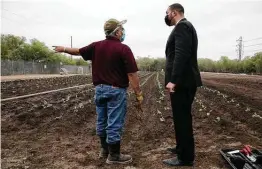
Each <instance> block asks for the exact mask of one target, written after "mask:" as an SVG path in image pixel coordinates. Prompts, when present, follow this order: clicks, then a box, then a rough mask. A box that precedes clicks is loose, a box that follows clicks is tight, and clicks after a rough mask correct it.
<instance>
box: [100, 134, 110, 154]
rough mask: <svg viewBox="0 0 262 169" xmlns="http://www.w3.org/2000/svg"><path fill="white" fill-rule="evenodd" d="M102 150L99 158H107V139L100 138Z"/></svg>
mask: <svg viewBox="0 0 262 169" xmlns="http://www.w3.org/2000/svg"><path fill="white" fill-rule="evenodd" d="M100 143H101V149H100V153H99V158H107V157H108V154H109V150H108V144H107V142H106V137H100Z"/></svg>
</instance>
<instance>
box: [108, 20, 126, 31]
mask: <svg viewBox="0 0 262 169" xmlns="http://www.w3.org/2000/svg"><path fill="white" fill-rule="evenodd" d="M126 22H127V20H123V21H118V20H116V19H109V20H107V21H106V22H105V24H104V31H105V34H106V35H109V34H110V33H112V32H115V31H116V30H117V29H118V28H119V27H120V26H122V25H124V24H125V23H126Z"/></svg>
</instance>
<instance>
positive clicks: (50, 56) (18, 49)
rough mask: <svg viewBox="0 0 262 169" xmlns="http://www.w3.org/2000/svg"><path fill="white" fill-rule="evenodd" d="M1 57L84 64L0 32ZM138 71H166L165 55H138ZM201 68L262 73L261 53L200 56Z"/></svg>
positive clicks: (36, 44) (78, 60)
mask: <svg viewBox="0 0 262 169" xmlns="http://www.w3.org/2000/svg"><path fill="white" fill-rule="evenodd" d="M1 51H2V53H1V59H3V60H6V59H8V60H25V61H32V60H36V61H37V60H38V61H39V60H41V61H45V62H53V63H54V62H62V63H63V64H68V65H87V64H88V62H85V61H84V60H83V59H70V58H69V57H68V56H65V55H62V54H59V53H54V52H53V51H52V50H50V49H49V48H48V47H47V46H46V45H45V44H44V43H43V42H40V41H39V40H37V39H31V40H30V43H27V42H26V38H25V37H19V36H14V35H10V34H8V35H1ZM136 61H137V65H138V68H139V70H141V71H162V70H165V58H150V57H137V59H136ZM198 65H199V69H200V71H204V72H224V73H248V74H262V52H258V53H256V54H255V55H254V56H247V57H245V58H244V59H243V60H241V61H239V60H237V59H229V58H228V57H227V56H222V57H221V58H220V59H219V60H218V61H214V60H211V59H207V58H199V59H198Z"/></svg>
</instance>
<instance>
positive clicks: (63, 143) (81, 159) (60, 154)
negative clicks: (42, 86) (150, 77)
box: [1, 77, 146, 168]
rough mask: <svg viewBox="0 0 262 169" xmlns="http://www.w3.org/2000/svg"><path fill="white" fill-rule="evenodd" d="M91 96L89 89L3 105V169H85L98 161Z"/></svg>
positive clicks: (91, 91)
mask: <svg viewBox="0 0 262 169" xmlns="http://www.w3.org/2000/svg"><path fill="white" fill-rule="evenodd" d="M145 78H146V77H144V78H142V81H143V80H144V79H145ZM93 97H94V89H93V88H91V87H90V88H84V89H75V90H69V91H64V92H58V93H53V94H47V95H42V96H39V97H31V98H27V99H24V100H14V101H8V102H4V103H2V114H1V116H2V119H1V120H2V129H1V130H2V152H1V153H2V167H3V168H28V167H30V168H74V167H76V168H86V166H89V165H90V164H92V159H94V161H95V162H97V154H98V150H99V144H98V140H97V136H96V133H95V121H96V113H95V106H94V104H93ZM93 150H95V151H93Z"/></svg>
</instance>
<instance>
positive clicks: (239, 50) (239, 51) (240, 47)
mask: <svg viewBox="0 0 262 169" xmlns="http://www.w3.org/2000/svg"><path fill="white" fill-rule="evenodd" d="M236 51H237V55H238V60H239V61H240V60H241V59H242V56H243V53H244V49H243V38H242V36H240V38H239V39H238V40H237V50H236Z"/></svg>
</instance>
